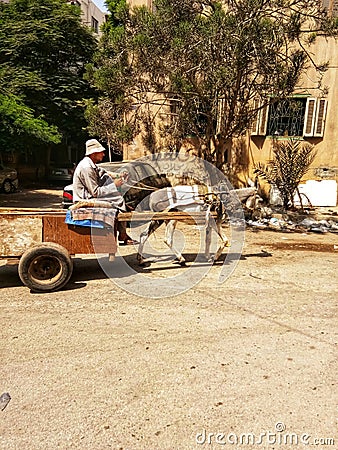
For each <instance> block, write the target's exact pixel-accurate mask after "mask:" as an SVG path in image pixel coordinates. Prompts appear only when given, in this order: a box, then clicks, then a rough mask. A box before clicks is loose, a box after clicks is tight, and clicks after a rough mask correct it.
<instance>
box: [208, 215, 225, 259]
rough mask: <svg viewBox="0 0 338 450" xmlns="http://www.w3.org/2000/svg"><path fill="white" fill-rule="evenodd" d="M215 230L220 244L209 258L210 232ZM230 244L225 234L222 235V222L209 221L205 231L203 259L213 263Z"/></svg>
mask: <svg viewBox="0 0 338 450" xmlns="http://www.w3.org/2000/svg"><path fill="white" fill-rule="evenodd" d="M212 230H215V231H216V234H217V236H218V237H219V238H220V240H221V244H220V246H219V247H218V249H217V251H216V253H215V254H214V256H210V242H211V231H212ZM229 246H230V242H229V239H228V238H227V236H226V235H225V234H223V233H222V221H216V222H215V221H213V220H210V221H209V222H208V225H207V229H206V237H205V257H206V259H207V260H208V261H209V262H215V261H217V260H218V258H219V257H220V256H221V254H222V252H223V250H224V248H225V247H229Z"/></svg>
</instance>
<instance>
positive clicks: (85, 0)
mask: <svg viewBox="0 0 338 450" xmlns="http://www.w3.org/2000/svg"><path fill="white" fill-rule="evenodd" d="M69 3H71V4H72V5H76V6H78V7H79V8H81V12H82V15H81V19H82V22H83V23H84V24H85V25H87V26H88V27H90V28H92V30H93V31H94V33H97V35H98V36H100V35H101V26H102V25H103V24H104V23H105V22H106V20H107V14H106V13H104V12H103V11H101V9H100V8H99V7H98V6H97V5H96V4H95V3H94V2H93V1H92V0H69Z"/></svg>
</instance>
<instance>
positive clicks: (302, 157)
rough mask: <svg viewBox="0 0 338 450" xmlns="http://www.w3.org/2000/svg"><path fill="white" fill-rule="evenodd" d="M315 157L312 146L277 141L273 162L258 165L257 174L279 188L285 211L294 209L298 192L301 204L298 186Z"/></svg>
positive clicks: (295, 142) (274, 147)
mask: <svg viewBox="0 0 338 450" xmlns="http://www.w3.org/2000/svg"><path fill="white" fill-rule="evenodd" d="M315 156H316V152H315V151H314V147H313V146H312V145H310V144H303V143H302V142H300V141H297V140H294V139H293V140H290V141H287V142H278V141H275V142H274V145H273V160H271V161H269V162H268V164H267V165H263V164H258V165H257V166H256V167H255V173H256V175H257V176H259V177H262V178H263V179H264V180H266V181H267V182H268V183H269V184H271V185H274V186H276V187H277V188H278V190H279V192H280V194H281V197H282V200H283V206H284V208H285V209H289V208H293V207H294V196H295V193H296V192H297V194H298V197H299V200H300V202H301V196H300V193H299V190H298V186H299V184H300V182H301V179H302V178H303V176H304V175H305V174H306V173H307V171H308V170H309V168H310V165H311V164H312V162H313V160H314V158H315Z"/></svg>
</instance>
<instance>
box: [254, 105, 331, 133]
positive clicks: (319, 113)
mask: <svg viewBox="0 0 338 450" xmlns="http://www.w3.org/2000/svg"><path fill="white" fill-rule="evenodd" d="M326 110H327V100H326V99H324V98H312V97H308V98H306V97H299V98H298V97H293V98H289V99H285V100H280V101H276V102H271V103H270V104H269V105H266V106H264V107H262V108H261V109H259V111H258V115H257V119H256V120H255V122H254V124H253V126H252V133H251V135H253V136H305V137H322V136H323V135H324V126H325V118H326Z"/></svg>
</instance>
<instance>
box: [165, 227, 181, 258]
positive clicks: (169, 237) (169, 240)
mask: <svg viewBox="0 0 338 450" xmlns="http://www.w3.org/2000/svg"><path fill="white" fill-rule="evenodd" d="M176 224H177V220H168V221H167V220H166V229H165V239H164V242H165V243H166V244H167V246H168V247H169V248H170V249H171V251H172V252H173V253H174V255H175V256H176V258H177V260H178V262H179V263H180V264H182V265H183V264H185V259H184V258H183V256H182V254H181V253H180V252H179V251H178V250H177V249H176V248H175V247H174V245H173V242H174V231H175V228H176Z"/></svg>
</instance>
